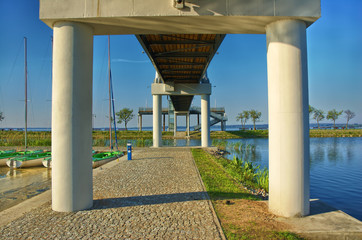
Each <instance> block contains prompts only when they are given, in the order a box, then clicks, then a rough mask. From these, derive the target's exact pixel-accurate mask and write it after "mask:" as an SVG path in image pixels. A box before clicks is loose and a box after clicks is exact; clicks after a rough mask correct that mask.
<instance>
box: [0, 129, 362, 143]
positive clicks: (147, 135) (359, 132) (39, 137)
mask: <svg viewBox="0 0 362 240" xmlns="http://www.w3.org/2000/svg"><path fill="white" fill-rule="evenodd" d="M112 135H113V138H114V134H113V133H112ZM210 136H211V138H212V139H238V138H268V130H255V131H254V130H241V131H212V132H211V134H210ZM117 137H118V139H124V140H125V139H135V140H138V139H141V140H146V139H152V131H117ZM190 137H191V138H192V139H200V138H201V133H200V132H196V131H192V132H191V133H190ZM310 137H362V129H335V130H331V129H329V130H326V129H323V130H319V129H312V130H310ZM162 138H163V139H172V138H173V132H162ZM108 139H109V132H107V131H93V145H94V146H105V145H106V142H107V141H108ZM23 145H24V132H22V131H0V146H23ZM28 145H29V146H50V145H51V132H49V131H48V132H46V131H42V132H33V131H29V132H28ZM141 146H142V144H141ZM145 146H147V143H145Z"/></svg>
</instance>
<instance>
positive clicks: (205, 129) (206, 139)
mask: <svg viewBox="0 0 362 240" xmlns="http://www.w3.org/2000/svg"><path fill="white" fill-rule="evenodd" d="M201 146H202V147H209V146H210V95H207V94H205V95H201Z"/></svg>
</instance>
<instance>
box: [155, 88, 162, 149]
mask: <svg viewBox="0 0 362 240" xmlns="http://www.w3.org/2000/svg"><path fill="white" fill-rule="evenodd" d="M161 126H162V95H153V146H154V147H161V146H162V131H161V130H162V128H161Z"/></svg>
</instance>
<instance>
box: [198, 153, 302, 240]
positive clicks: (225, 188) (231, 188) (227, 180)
mask: <svg viewBox="0 0 362 240" xmlns="http://www.w3.org/2000/svg"><path fill="white" fill-rule="evenodd" d="M191 152H192V156H193V158H194V160H195V163H196V165H197V168H198V169H199V172H200V175H201V178H202V181H203V182H204V185H205V187H206V190H207V192H208V194H209V196H210V198H211V200H212V201H213V203H214V201H215V200H223V199H248V200H259V198H257V197H255V196H253V195H251V194H249V193H246V192H245V190H242V188H241V186H240V184H239V183H238V182H237V181H235V180H234V177H233V176H231V175H232V172H231V171H227V170H226V169H225V167H227V166H228V165H229V164H228V163H227V162H230V161H229V160H226V159H223V158H216V157H214V156H212V155H210V154H209V153H207V152H205V151H204V150H202V149H191ZM215 211H216V214H217V216H218V218H219V219H220V220H221V223H222V228H223V231H224V234H225V236H226V238H227V239H229V240H233V239H235V240H236V239H255V237H254V236H253V234H252V229H249V230H250V231H249V230H247V231H242V230H241V229H243V226H237V225H233V224H224V223H223V221H224V220H226V217H225V216H222V215H221V214H220V213H219V212H218V210H217V209H215ZM263 239H285V240H300V239H302V238H300V237H299V236H298V235H296V234H294V233H291V232H286V231H281V232H276V231H272V232H269V233H266V236H265V238H263Z"/></svg>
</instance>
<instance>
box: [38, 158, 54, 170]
mask: <svg viewBox="0 0 362 240" xmlns="http://www.w3.org/2000/svg"><path fill="white" fill-rule="evenodd" d="M41 163H42V164H43V166H44V167H46V168H52V157H47V158H44V159H43V160H42V161H41Z"/></svg>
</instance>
